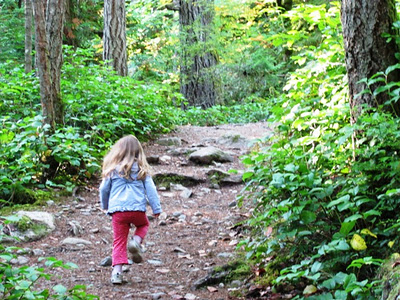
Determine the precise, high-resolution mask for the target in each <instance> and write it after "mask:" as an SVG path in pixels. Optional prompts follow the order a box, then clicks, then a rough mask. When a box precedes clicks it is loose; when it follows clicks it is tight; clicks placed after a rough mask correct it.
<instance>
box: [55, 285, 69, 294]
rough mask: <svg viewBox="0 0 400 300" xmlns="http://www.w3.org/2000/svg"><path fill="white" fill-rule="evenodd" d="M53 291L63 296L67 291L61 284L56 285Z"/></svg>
mask: <svg viewBox="0 0 400 300" xmlns="http://www.w3.org/2000/svg"><path fill="white" fill-rule="evenodd" d="M53 290H54V291H55V292H56V293H57V294H60V295H64V294H65V293H66V292H67V291H68V289H67V288H66V287H65V286H63V285H61V284H57V285H56V286H54V287H53Z"/></svg>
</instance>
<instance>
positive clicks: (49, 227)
mask: <svg viewBox="0 0 400 300" xmlns="http://www.w3.org/2000/svg"><path fill="white" fill-rule="evenodd" d="M17 216H20V217H23V218H25V220H24V219H21V221H19V222H17V223H16V224H12V223H11V224H10V226H9V229H10V232H9V233H8V234H9V237H7V236H5V237H4V238H3V240H2V241H3V242H8V243H16V242H18V241H22V242H28V241H36V240H39V239H41V238H43V237H45V236H46V235H48V234H49V233H50V232H52V231H53V230H54V229H55V228H56V225H55V218H54V216H53V215H52V214H50V213H48V212H42V211H19V212H18V213H17ZM22 223H23V225H22V226H21V224H22ZM21 227H22V228H21ZM15 238H17V239H15Z"/></svg>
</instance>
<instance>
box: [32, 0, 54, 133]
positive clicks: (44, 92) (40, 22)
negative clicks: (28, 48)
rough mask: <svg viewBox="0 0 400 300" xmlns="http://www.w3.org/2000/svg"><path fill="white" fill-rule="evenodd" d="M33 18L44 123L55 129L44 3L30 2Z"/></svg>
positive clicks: (39, 0) (36, 0)
mask: <svg viewBox="0 0 400 300" xmlns="http://www.w3.org/2000/svg"><path fill="white" fill-rule="evenodd" d="M32 3H33V11H34V17H35V41H36V47H35V48H36V59H37V62H36V65H37V68H38V74H39V81H40V100H41V104H42V113H43V117H44V123H45V124H49V125H50V126H51V128H53V129H54V128H55V115H54V104H53V93H52V91H51V88H52V82H51V76H50V61H49V57H48V55H47V53H48V51H49V50H48V45H47V37H46V23H45V14H44V10H45V7H44V4H45V3H44V1H42V0H32Z"/></svg>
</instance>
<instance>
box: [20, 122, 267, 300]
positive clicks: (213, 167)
mask: <svg viewBox="0 0 400 300" xmlns="http://www.w3.org/2000/svg"><path fill="white" fill-rule="evenodd" d="M268 131H270V130H269V129H268V127H267V124H266V123H254V124H244V125H221V126H214V127H196V126H182V127H178V128H177V129H176V130H175V131H174V132H171V133H169V134H168V135H165V136H162V137H161V139H158V140H156V141H152V142H149V143H144V144H143V146H144V150H145V153H146V155H147V156H148V159H149V162H150V164H151V166H152V170H153V175H154V176H153V178H155V181H156V182H162V184H157V188H158V192H159V195H160V198H161V205H162V209H163V212H164V214H163V215H162V216H161V217H160V219H159V220H150V228H149V232H148V235H147V237H146V239H145V241H144V246H145V249H146V252H145V253H144V255H143V259H144V260H143V262H142V263H141V264H132V265H129V266H127V267H125V268H124V271H125V272H124V273H123V277H124V281H125V282H124V283H123V284H121V285H112V284H111V282H110V275H111V267H110V266H107V265H108V264H109V261H107V259H108V258H109V257H110V256H111V250H112V229H111V218H110V217H109V216H106V215H105V214H104V213H103V212H102V211H101V209H100V206H99V197H98V183H99V181H97V182H94V183H93V185H92V186H87V187H81V188H80V189H79V190H77V191H76V194H75V195H74V197H70V198H69V199H68V200H66V201H64V202H62V203H58V202H56V204H52V205H49V206H46V207H43V208H42V210H43V211H47V212H50V213H52V214H54V216H55V221H56V229H55V230H54V231H53V232H52V233H51V234H50V235H49V236H47V237H45V238H42V239H40V240H38V241H34V242H29V243H24V244H23V245H22V247H26V248H28V249H31V250H35V251H33V252H35V253H36V254H31V255H29V256H27V259H28V263H27V264H29V265H37V266H43V262H42V261H39V260H38V258H39V257H40V256H45V257H56V258H57V259H60V260H63V261H64V262H73V263H75V264H77V265H78V266H79V268H78V269H72V270H65V269H56V270H54V271H52V273H54V274H56V276H55V277H54V279H53V281H52V284H53V285H54V283H55V282H57V283H61V284H63V285H64V286H66V287H72V286H74V285H78V284H79V285H80V284H82V285H86V286H87V291H88V293H91V294H95V295H98V296H99V297H100V299H114V300H119V299H188V300H191V299H192V300H195V299H198V300H201V299H221V300H222V299H236V298H234V297H230V296H229V293H230V289H233V288H234V287H232V286H231V285H229V284H219V283H216V284H214V285H213V284H206V285H205V286H204V287H202V288H199V289H194V288H193V286H194V285H195V284H196V282H197V283H198V282H199V280H200V279H201V278H204V277H205V276H206V275H207V274H208V273H209V272H210V270H212V269H213V268H214V267H216V266H222V265H225V264H226V263H228V262H229V261H230V260H232V259H233V257H234V250H235V247H236V244H237V243H238V240H240V238H241V237H240V236H238V234H237V232H235V230H234V229H233V227H234V225H235V224H236V223H237V222H238V221H240V220H243V219H244V218H245V216H246V213H247V212H246V211H243V209H239V208H238V207H237V206H236V204H235V203H236V202H235V201H236V197H237V195H238V193H239V192H240V191H241V189H242V188H243V187H244V185H243V183H242V182H240V181H238V180H237V177H238V176H240V175H236V177H235V174H233V175H229V176H228V177H226V176H227V174H226V173H224V172H227V171H228V170H230V169H237V170H242V171H243V170H244V167H243V165H242V164H241V163H240V159H239V157H240V156H242V155H244V154H245V153H246V152H247V151H248V144H249V141H251V140H253V139H257V138H261V137H263V136H265V135H266V134H267V133H268ZM168 141H169V142H168ZM163 143H165V145H161V144H163ZM168 143H169V145H168ZM171 144H173V145H171ZM210 146H212V147H216V148H218V149H220V150H221V151H223V152H224V155H228V156H230V157H231V159H230V160H231V161H229V159H226V160H225V161H224V162H215V161H214V162H211V163H210V164H201V163H198V162H196V161H195V160H191V159H189V153H192V152H193V151H195V150H199V149H205V148H207V147H210ZM221 174H222V175H221ZM213 175H214V176H213ZM224 176H225V180H222V181H221V178H223V177H224ZM166 178H167V179H168V178H169V179H171V178H172V179H174V178H175V179H176V178H178V179H179V182H178V183H173V184H170V185H169V184H168V182H167V183H166ZM210 178H211V179H210ZM213 178H214V179H213ZM147 214H148V216H149V218H150V216H151V209H150V208H148V211H147ZM131 233H133V230H131ZM66 239H69V240H68V241H66ZM74 239H75V244H74V242H73V241H74ZM76 239H79V240H76ZM71 240H72V242H71ZM79 241H80V242H79ZM102 265H105V266H102Z"/></svg>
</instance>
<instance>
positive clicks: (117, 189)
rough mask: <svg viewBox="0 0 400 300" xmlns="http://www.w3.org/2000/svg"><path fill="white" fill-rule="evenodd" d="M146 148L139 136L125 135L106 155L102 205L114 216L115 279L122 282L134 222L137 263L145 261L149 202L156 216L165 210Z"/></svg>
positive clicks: (132, 250) (132, 245) (131, 246)
mask: <svg viewBox="0 0 400 300" xmlns="http://www.w3.org/2000/svg"><path fill="white" fill-rule="evenodd" d="M149 169H150V166H149V164H148V163H147V160H146V156H145V154H144V152H143V148H142V146H141V144H140V142H139V141H138V139H137V138H136V137H134V136H133V135H128V136H125V137H123V138H121V139H120V140H119V141H117V142H116V143H115V145H114V146H113V147H112V148H111V150H110V152H109V153H108V154H107V155H106V156H105V157H104V162H103V173H102V177H103V181H102V182H101V185H100V204H101V207H102V208H103V209H105V210H107V214H109V215H111V216H112V227H113V232H114V241H113V251H112V266H113V271H112V274H111V282H112V283H114V284H121V283H122V275H121V274H122V265H124V264H128V257H127V251H126V247H127V240H128V235H129V229H130V226H131V224H133V225H135V227H136V231H135V234H134V236H133V237H132V239H131V240H130V241H129V243H128V250H129V252H130V253H131V254H132V260H133V261H134V262H135V263H140V262H141V261H142V256H141V252H142V249H141V246H140V244H141V243H142V241H143V239H144V237H145V236H146V234H147V230H148V228H149V220H148V219H147V216H146V204H147V202H148V203H149V204H150V206H151V209H152V210H153V214H154V216H155V217H156V218H157V217H158V216H159V214H160V213H161V205H160V199H159V197H158V194H157V190H156V187H155V185H154V182H153V180H152V178H151V177H150V174H149Z"/></svg>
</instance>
